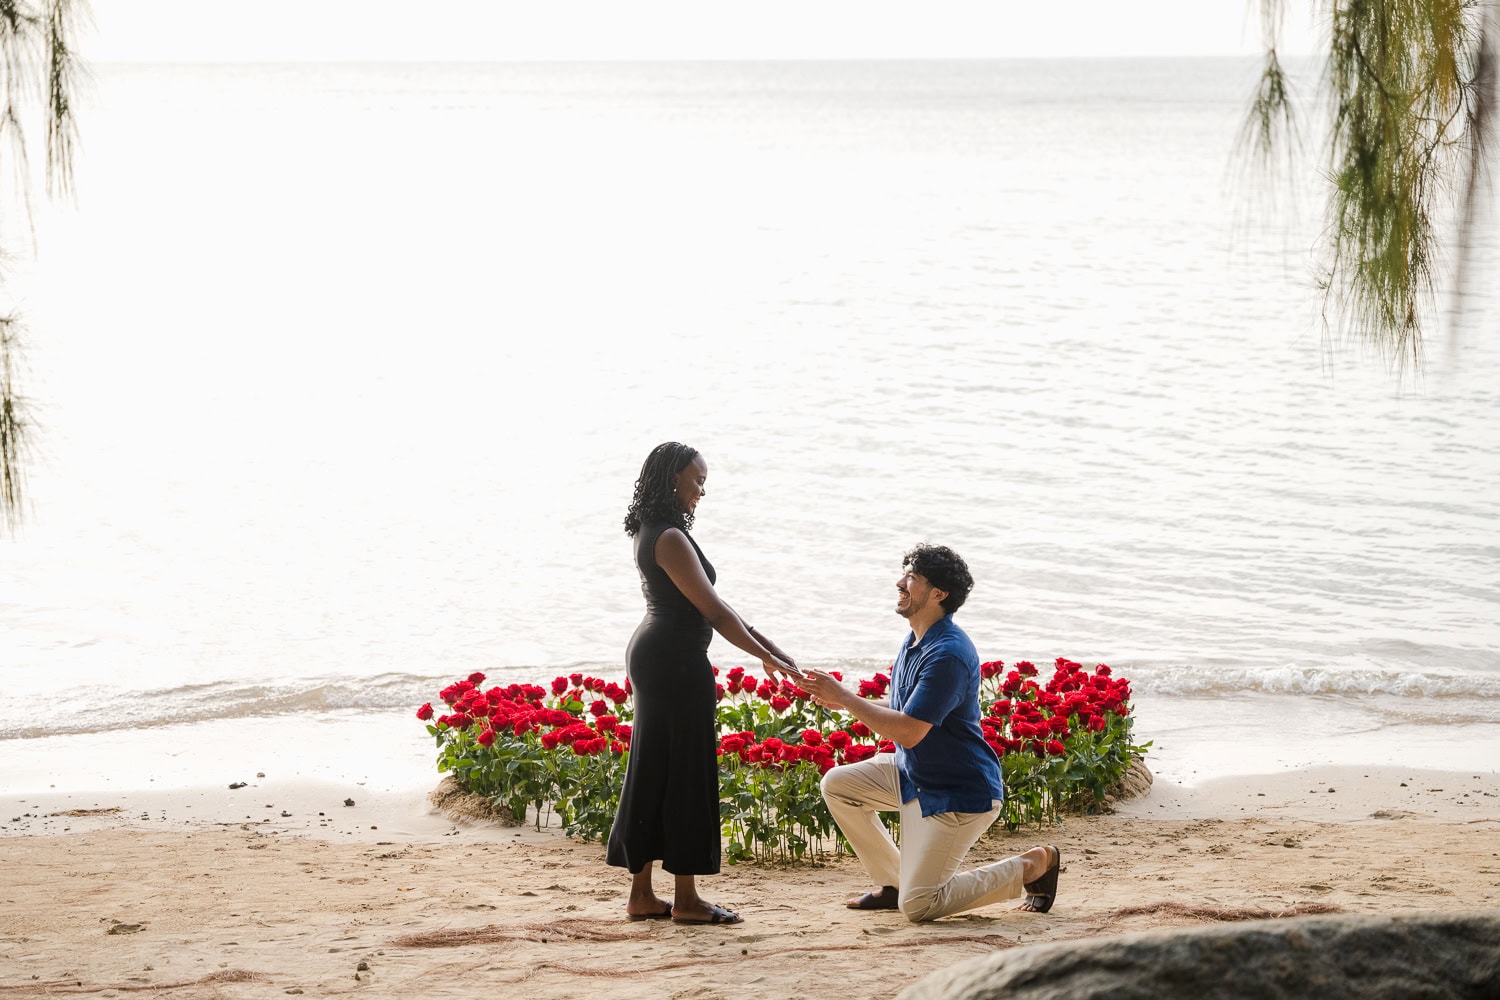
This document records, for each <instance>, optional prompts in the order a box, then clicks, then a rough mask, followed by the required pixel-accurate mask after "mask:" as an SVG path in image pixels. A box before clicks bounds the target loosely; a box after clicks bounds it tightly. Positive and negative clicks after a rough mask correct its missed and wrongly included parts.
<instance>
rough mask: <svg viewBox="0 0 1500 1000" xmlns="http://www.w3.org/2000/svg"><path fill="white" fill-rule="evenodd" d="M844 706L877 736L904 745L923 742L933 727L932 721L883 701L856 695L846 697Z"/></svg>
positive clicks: (909, 745) (908, 745) (914, 744)
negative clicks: (869, 699) (870, 699)
mask: <svg viewBox="0 0 1500 1000" xmlns="http://www.w3.org/2000/svg"><path fill="white" fill-rule="evenodd" d="M842 707H843V708H844V710H845V711H846V712H848V713H849V714H850V715H852V716H854V717H855V718H856V719H858V720H859V721H860V722H863V723H864V724H865V725H867V726H869V727H870V728H871V729H872V730H874V732H875V734H876V735H877V736H883V737H885V738H886V739H888V740H891V741H892V742H895V743H899V744H901V745H902V746H904V747H914V746H916V745H917V744H918V743H921V742H922V740H923V738H924V737H926V735H927V733H928V731H929V730H931V729H932V724H931V723H929V722H923V721H922V720H921V719H914V718H912V717H911V716H909V715H907V714H906V713H905V712H901V711H898V710H896V709H894V708H890V707H889V706H888V705H887V704H886V703H885V702H883V701H880V702H876V701H866V700H865V699H863V698H859V697H854V698H849V699H846V700H845V701H844V704H843V706H842Z"/></svg>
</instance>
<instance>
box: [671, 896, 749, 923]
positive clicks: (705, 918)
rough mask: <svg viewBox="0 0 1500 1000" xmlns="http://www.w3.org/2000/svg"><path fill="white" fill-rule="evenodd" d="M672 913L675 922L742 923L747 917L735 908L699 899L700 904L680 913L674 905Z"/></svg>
mask: <svg viewBox="0 0 1500 1000" xmlns="http://www.w3.org/2000/svg"><path fill="white" fill-rule="evenodd" d="M671 913H672V923H674V924H740V923H744V922H745V918H744V917H742V916H740V915H739V914H738V913H735V912H734V911H733V910H726V909H724V907H722V906H715V905H714V904H712V903H705V902H703V901H702V900H699V901H698V905H697V906H696V907H694V908H693V909H691V910H684V911H682V912H680V913H679V912H678V911H677V909H676V908H675V907H674V908H673V909H672V911H671Z"/></svg>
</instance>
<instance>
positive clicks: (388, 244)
mask: <svg viewBox="0 0 1500 1000" xmlns="http://www.w3.org/2000/svg"><path fill="white" fill-rule="evenodd" d="M1311 78H1312V73H1311V71H1309V72H1308V73H1307V74H1304V77H1303V79H1304V80H1308V81H1310V80H1311ZM1253 80H1254V67H1253V66H1252V65H1250V64H1249V63H1246V62H1242V61H1237V60H1205V61H1173V60H1150V61H1124V62H1111V61H1036V62H1014V61H1012V62H982V61H978V62H976V61H953V62H840V63H819V62H788V63H710V62H704V63H607V64H606V63H597V64H559V63H546V64H543V63H538V64H500V65H416V64H396V65H351V64H328V65H318V64H296V65H105V66H99V67H95V68H94V75H93V80H92V82H91V84H90V85H89V87H88V89H87V90H86V92H85V93H84V95H83V97H82V100H81V102H80V103H81V107H80V126H81V132H82V147H81V151H80V156H79V159H78V162H77V177H78V194H77V196H76V198H75V199H73V200H72V201H68V202H63V203H49V202H43V201H40V200H39V201H38V202H37V203H36V204H35V205H34V218H33V229H34V234H35V235H34V243H31V242H30V236H29V234H28V233H27V232H25V231H23V228H22V227H18V226H15V225H12V226H11V227H10V230H11V231H10V232H9V234H8V236H7V240H8V241H9V242H10V243H12V244H16V241H17V240H19V241H20V244H19V246H20V248H21V249H22V250H25V249H28V248H29V249H32V250H33V251H34V252H32V253H29V254H27V253H22V254H21V255H20V257H19V258H18V260H17V261H15V262H14V265H13V267H12V269H11V272H10V276H9V278H8V280H7V283H6V285H5V290H6V292H7V294H8V296H9V298H10V299H11V300H12V301H13V303H15V304H18V305H19V306H20V307H21V308H23V309H24V312H25V316H26V320H27V322H28V325H29V330H30V332H29V335H28V352H27V358H28V370H27V372H26V382H25V383H24V386H25V391H26V394H27V395H28V396H29V397H30V399H31V402H32V405H33V407H34V413H35V416H36V418H37V420H38V423H39V434H38V437H37V439H36V448H35V452H34V456H33V458H34V461H33V463H32V465H31V468H30V475H29V487H30V506H29V509H28V512H27V514H28V517H27V520H26V522H25V524H24V525H23V526H22V528H21V530H20V531H19V532H18V533H17V534H16V535H15V537H13V538H10V539H5V540H0V553H3V559H4V566H5V572H4V573H0V686H3V690H4V691H5V694H6V697H5V698H3V699H0V790H4V791H16V792H22V793H24V792H29V791H31V790H34V789H40V788H46V787H49V786H55V787H77V788H90V787H122V786H123V787H134V786H137V785H140V784H142V783H143V782H147V781H151V782H157V783H158V784H161V783H167V782H174V781H175V782H180V783H190V782H194V781H210V782H217V781H219V780H221V779H222V778H223V777H224V776H225V775H228V776H229V777H235V776H237V775H240V774H241V772H242V771H244V770H245V769H246V768H253V767H255V766H257V764H256V762H258V761H262V760H266V759H274V760H275V761H276V763H277V765H278V766H280V767H282V768H283V769H295V770H297V771H298V773H307V774H323V773H325V772H328V773H332V772H336V773H339V774H360V775H363V776H364V777H366V778H368V779H369V780H374V781H386V782H388V783H396V784H400V783H402V782H406V783H409V784H411V783H420V782H424V781H429V780H432V779H435V772H433V771H432V770H431V762H430V753H429V751H428V749H427V746H428V744H427V741H426V737H425V734H424V733H423V732H422V730H421V727H420V726H419V725H418V724H417V723H416V722H415V720H414V719H412V718H411V712H412V710H414V709H415V707H416V706H417V705H419V704H420V703H422V702H423V701H427V700H430V699H431V698H432V697H433V696H434V695H435V693H436V691H437V689H438V688H439V687H441V686H443V685H444V684H446V683H448V682H449V681H450V680H451V679H453V678H454V677H457V676H460V675H466V674H467V673H469V672H470V671H473V670H482V671H484V672H486V673H487V674H488V675H489V676H490V678H491V679H492V680H496V681H498V682H502V683H503V682H505V681H507V680H512V679H514V680H522V679H526V680H545V679H549V678H550V677H552V676H554V675H555V674H557V673H560V672H568V671H576V670H583V671H586V672H592V673H596V674H597V675H599V676H605V677H619V676H622V675H623V669H624V667H623V653H624V648H625V643H626V641H627V639H628V637H629V635H630V633H631V631H632V630H633V628H634V627H635V624H636V622H637V621H638V619H639V616H640V611H641V601H640V596H639V590H638V582H637V580H636V576H635V571H634V569H633V567H632V566H631V563H630V548H629V544H628V540H627V538H626V536H625V535H624V533H623V531H622V529H621V518H622V517H623V513H624V508H625V504H626V502H627V501H628V499H629V496H630V490H631V484H632V481H633V479H634V477H635V474H636V472H637V470H638V469H639V466H640V462H641V460H642V459H643V458H644V457H645V455H646V453H647V452H648V451H649V450H650V448H651V447H652V446H654V445H655V444H657V443H658V442H660V441H663V440H669V439H676V440H682V441H686V442H688V443H690V444H692V445H694V446H695V447H697V448H699V449H700V450H701V451H702V452H703V453H704V455H705V457H706V458H707V460H708V464H709V470H710V472H709V481H708V496H707V498H706V499H705V501H704V502H703V505H702V506H701V507H700V509H699V518H698V525H697V527H696V528H695V536H696V537H697V538H698V540H699V542H700V544H701V545H702V547H703V548H704V550H705V551H706V552H707V554H708V556H709V557H710V559H711V560H712V561H713V562H714V563H715V565H716V567H717V568H718V571H719V589H720V592H721V593H722V594H723V595H724V596H725V598H726V599H727V600H728V601H729V603H730V604H731V605H733V606H734V607H735V608H737V609H738V610H740V611H741V613H742V614H743V615H744V616H745V617H746V618H747V619H748V620H750V621H752V622H753V623H754V624H756V625H757V626H759V627H760V628H761V630H762V631H764V632H765V633H767V634H768V635H771V636H773V637H774V638H775V639H776V640H777V641H778V642H779V643H780V644H781V645H782V646H783V647H785V648H786V649H787V650H788V651H789V652H790V653H791V654H792V655H793V656H795V657H796V658H797V659H798V660H799V662H801V663H803V664H804V665H814V666H822V667H831V668H836V669H842V670H845V671H850V672H854V673H857V674H868V673H871V672H873V671H875V670H877V669H883V668H884V667H885V666H887V665H888V664H889V662H890V658H891V655H892V653H893V651H894V650H895V648H896V646H897V644H898V643H899V641H900V639H901V636H902V635H903V634H904V626H903V624H902V623H901V621H900V619H898V618H897V617H896V616H895V615H894V614H893V610H892V609H893V596H894V593H895V591H894V582H895V578H896V576H897V574H898V570H899V563H900V560H901V555H902V553H903V552H904V551H905V549H906V548H908V547H909V546H910V545H911V544H912V543H914V542H916V541H920V540H927V541H933V542H940V543H945V544H949V545H951V546H953V547H954V548H955V549H957V550H958V551H959V552H960V553H962V554H963V555H964V556H965V557H966V558H967V560H968V561H969V563H970V565H971V567H972V568H973V570H974V573H975V576H976V578H977V581H978V583H977V586H976V588H975V591H974V593H973V595H972V597H971V598H970V601H969V604H968V605H967V607H966V608H965V609H964V610H963V611H962V612H960V621H961V623H962V624H963V625H964V626H965V628H966V629H968V630H969V632H970V634H971V635H973V637H974V638H975V640H976V642H977V644H978V645H979V647H980V651H981V654H982V655H983V656H984V657H985V658H986V659H1002V660H1006V661H1014V660H1019V659H1030V660H1033V661H1036V662H1038V663H1046V662H1048V661H1050V660H1052V659H1053V658H1054V657H1057V656H1065V657H1068V658H1070V659H1074V660H1079V661H1082V662H1085V663H1089V664H1092V663H1109V664H1110V665H1111V666H1112V667H1113V668H1114V669H1115V670H1116V672H1118V673H1123V674H1125V675H1126V676H1128V677H1130V678H1131V679H1132V680H1133V681H1134V688H1135V691H1136V702H1135V707H1136V712H1137V717H1138V723H1137V733H1138V735H1139V736H1140V738H1141V739H1142V740H1154V741H1155V745H1154V747H1153V750H1152V756H1151V758H1150V763H1151V764H1152V766H1153V768H1154V769H1156V770H1157V771H1158V773H1159V774H1164V775H1167V776H1169V777H1171V778H1174V779H1175V780H1178V781H1181V782H1184V783H1191V782H1193V781H1197V780H1201V779H1206V778H1209V777H1216V776H1222V775H1224V774H1238V773H1252V772H1256V771H1263V770H1276V769H1283V768H1290V767H1297V766H1303V765H1308V764H1321V763H1368V764H1376V763H1410V764H1411V765H1413V766H1430V767H1445V768H1454V769H1466V768H1471V767H1473V768H1477V767H1484V768H1485V769H1493V768H1494V766H1495V761H1497V760H1500V698H1497V695H1500V537H1497V532H1496V525H1497V519H1500V431H1497V425H1496V422H1495V416H1496V413H1497V412H1500V377H1497V375H1500V342H1497V341H1496V339H1495V338H1494V336H1493V335H1492V334H1493V330H1494V328H1495V320H1496V318H1497V309H1496V306H1497V302H1496V296H1495V293H1494V289H1495V288H1496V282H1495V281H1494V278H1495V275H1496V269H1497V268H1496V265H1497V262H1500V253H1497V249H1496V241H1495V236H1494V229H1493V227H1492V226H1488V227H1486V228H1483V229H1482V230H1481V231H1480V232H1479V234H1478V235H1477V237H1476V242H1475V247H1474V251H1473V263H1472V265H1471V266H1472V268H1473V270H1472V274H1473V276H1474V280H1473V281H1472V282H1471V284H1470V286H1469V287H1468V289H1467V293H1468V294H1467V296H1466V297H1465V299H1464V306H1465V311H1464V318H1465V320H1466V322H1465V323H1463V324H1457V323H1452V322H1448V321H1447V317H1448V316H1449V315H1450V314H1449V313H1447V312H1444V313H1443V317H1442V318H1440V320H1439V322H1438V324H1437V326H1436V327H1435V333H1434V335H1433V337H1432V338H1431V341H1430V344H1429V351H1428V354H1427V358H1426V364H1425V366H1424V368H1423V369H1422V371H1421V372H1420V373H1417V372H1414V371H1412V370H1411V369H1410V368H1407V369H1406V370H1405V371H1404V372H1403V371H1400V370H1397V369H1395V368H1393V366H1392V364H1391V363H1390V361H1389V359H1385V358H1382V357H1380V356H1378V355H1376V354H1373V353H1371V352H1369V351H1368V350H1366V349H1363V348H1361V347H1360V346H1358V344H1357V343H1352V342H1347V341H1344V340H1341V339H1340V338H1338V337H1337V336H1325V332H1324V329H1323V327H1322V324H1321V321H1320V308H1321V305H1322V300H1321V297H1320V295H1319V293H1318V292H1317V291H1316V290H1315V288H1314V286H1313V277H1314V273H1315V265H1316V256H1315V254H1314V253H1313V252H1312V248H1313V247H1314V245H1315V242H1316V239H1317V235H1318V232H1319V230H1320V227H1321V221H1320V203H1319V195H1318V193H1317V191H1316V189H1315V188H1314V185H1313V183H1312V178H1313V176H1314V174H1315V172H1316V171H1317V170H1318V169H1320V161H1319V160H1318V158H1317V154H1316V149H1315V147H1316V145H1317V143H1316V141H1315V136H1314V134H1313V130H1312V129H1311V128H1309V131H1308V134H1307V136H1306V138H1307V139H1308V145H1307V148H1306V149H1305V150H1304V151H1303V153H1302V154H1301V159H1300V160H1299V161H1298V162H1299V167H1300V169H1301V171H1302V173H1301V177H1300V180H1299V182H1298V184H1297V185H1295V186H1294V187H1291V188H1287V187H1280V188H1272V187H1270V186H1268V185H1266V184H1264V183H1257V182H1256V181H1255V180H1254V179H1253V177H1252V176H1251V175H1247V174H1245V173H1244V172H1243V171H1241V170H1240V169H1239V167H1238V164H1237V161H1236V160H1235V158H1234V156H1233V153H1234V148H1235V138H1236V134H1237V132H1238V129H1239V125H1240V121H1241V119H1242V116H1243V111H1244V107H1245V105H1246V102H1247V99H1248V95H1249V93H1250V90H1251V86H1252V84H1253ZM1302 93H1303V96H1304V97H1307V96H1309V94H1310V87H1308V86H1304V87H1303V90H1302ZM1309 111H1310V113H1309V114H1308V115H1307V116H1306V117H1305V119H1304V120H1305V121H1307V122H1309V124H1310V125H1311V124H1314V123H1315V122H1316V120H1317V117H1316V113H1315V109H1309ZM1445 273H1446V272H1445ZM1449 301H1450V300H1449V299H1448V298H1447V297H1446V291H1445V295H1444V297H1442V298H1441V299H1440V301H1439V302H1438V303H1437V305H1438V306H1440V307H1443V308H1444V309H1446V307H1447V306H1448V304H1449ZM711 653H712V655H713V658H714V660H715V662H716V663H719V664H722V665H726V666H727V665H730V664H734V663H743V662H745V658H744V656H743V654H740V653H739V652H738V651H737V650H735V649H734V648H733V647H730V646H729V645H727V644H726V643H724V642H723V641H722V640H716V642H715V645H714V647H713V648H712V650H711Z"/></svg>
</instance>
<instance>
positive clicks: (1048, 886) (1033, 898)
mask: <svg viewBox="0 0 1500 1000" xmlns="http://www.w3.org/2000/svg"><path fill="white" fill-rule="evenodd" d="M1047 849H1048V850H1050V851H1051V852H1052V865H1051V867H1049V868H1048V869H1047V870H1046V871H1044V872H1042V874H1041V877H1040V878H1038V879H1036V880H1035V881H1032V882H1027V883H1025V884H1023V885H1022V888H1023V889H1025V890H1026V899H1025V900H1023V901H1022V903H1021V905H1020V906H1018V907H1017V909H1020V910H1026V911H1027V912H1029V913H1046V912H1047V911H1048V910H1050V909H1052V903H1053V902H1054V901H1055V900H1056V899H1057V872H1058V870H1059V869H1060V868H1061V866H1062V852H1061V851H1059V850H1058V849H1057V848H1055V847H1053V846H1051V845H1050V844H1049V845H1048V848H1047Z"/></svg>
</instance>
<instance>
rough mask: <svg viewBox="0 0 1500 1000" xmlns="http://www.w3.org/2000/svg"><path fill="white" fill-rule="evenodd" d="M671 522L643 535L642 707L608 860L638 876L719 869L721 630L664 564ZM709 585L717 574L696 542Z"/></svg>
mask: <svg viewBox="0 0 1500 1000" xmlns="http://www.w3.org/2000/svg"><path fill="white" fill-rule="evenodd" d="M669 527H671V525H668V524H646V525H642V526H641V530H640V531H638V532H636V535H635V565H636V569H637V570H639V571H640V575H641V593H643V594H644V595H645V597H646V617H645V618H644V619H642V621H641V624H640V625H639V626H638V627H637V628H636V630H635V634H634V635H632V636H631V637H630V645H629V647H628V648H627V649H626V653H625V663H626V669H627V671H628V672H629V675H630V686H631V688H632V689H633V698H634V701H635V721H634V723H633V724H632V728H631V731H630V763H629V765H628V766H627V767H626V769H625V787H624V788H623V790H622V791H621V793H620V808H619V811H618V812H617V813H616V814H615V822H614V826H613V827H611V828H610V831H609V849H608V852H607V853H606V855H605V860H606V861H607V862H608V863H609V864H611V865H615V866H616V867H620V868H626V869H628V870H629V871H630V872H631V873H632V874H635V873H638V872H640V871H641V870H642V869H643V868H645V867H646V865H647V864H649V863H650V862H652V861H660V862H661V866H662V868H663V869H664V870H666V871H668V872H670V873H672V874H673V875H716V874H718V871H719V759H718V755H717V754H718V731H717V730H718V726H717V718H716V709H715V705H716V698H715V694H714V675H713V668H712V667H711V666H710V665H709V662H708V643H709V640H710V639H712V638H713V627H712V626H710V625H709V624H708V619H706V618H704V617H703V615H702V614H700V613H699V611H698V609H697V608H695V607H693V603H692V602H691V601H689V600H688V599H687V598H686V597H685V596H683V593H682V591H680V590H678V589H677V585H676V584H674V583H673V582H672V580H671V577H669V576H667V571H666V570H664V569H662V568H661V567H660V566H658V565H657V564H656V555H655V553H656V539H657V538H658V537H659V536H660V535H661V533H662V532H663V531H665V530H666V529H667V528H669ZM687 539H688V542H689V543H690V544H691V545H692V546H693V551H694V552H696V553H697V554H698V561H699V562H700V563H702V565H703V571H704V573H706V574H707V575H708V579H709V582H710V583H712V582H714V581H715V580H716V579H717V577H716V576H715V574H714V568H713V566H711V565H710V564H709V561H708V560H707V559H706V558H704V555H703V550H702V549H700V548H698V543H697V542H695V541H693V536H692V535H691V534H689V535H688V536H687Z"/></svg>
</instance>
